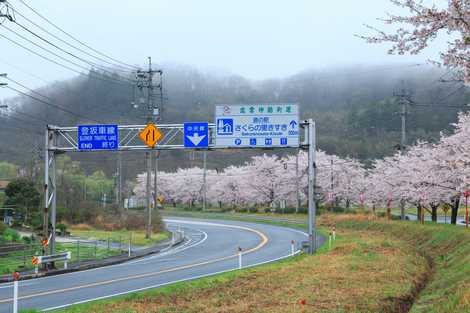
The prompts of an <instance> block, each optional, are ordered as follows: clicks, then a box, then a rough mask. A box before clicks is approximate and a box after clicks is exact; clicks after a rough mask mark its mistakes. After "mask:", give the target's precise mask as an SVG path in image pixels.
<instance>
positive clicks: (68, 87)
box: [0, 65, 470, 178]
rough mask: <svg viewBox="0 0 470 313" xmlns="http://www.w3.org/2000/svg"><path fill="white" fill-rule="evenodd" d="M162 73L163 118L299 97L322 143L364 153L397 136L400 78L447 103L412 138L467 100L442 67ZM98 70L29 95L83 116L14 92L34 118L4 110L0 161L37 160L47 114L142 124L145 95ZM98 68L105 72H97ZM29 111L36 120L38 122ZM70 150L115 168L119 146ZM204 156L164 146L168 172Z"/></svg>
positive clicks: (431, 110)
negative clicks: (256, 76)
mask: <svg viewBox="0 0 470 313" xmlns="http://www.w3.org/2000/svg"><path fill="white" fill-rule="evenodd" d="M164 73H165V74H164V90H165V101H164V107H163V121H164V122H167V123H178V122H185V121H212V120H213V115H214V105H215V104H223V103H260V102H294V103H298V104H299V105H300V109H301V115H302V117H304V118H306V117H312V118H314V119H315V120H316V122H317V131H318V143H319V148H320V149H322V150H325V151H326V152H328V153H335V154H338V155H341V156H346V155H348V156H351V157H355V158H359V159H361V160H369V159H373V158H377V157H381V156H384V155H387V154H391V153H392V152H393V151H394V149H396V145H397V144H399V142H400V127H401V126H400V125H401V124H400V115H399V111H400V106H399V104H398V103H397V100H396V99H395V98H394V97H393V94H394V92H396V91H399V89H400V88H401V82H402V81H403V82H404V86H406V88H407V90H408V91H409V92H410V93H411V95H412V99H413V100H414V101H415V102H416V103H418V104H434V105H438V106H440V107H421V106H412V107H411V108H410V112H409V116H408V129H409V134H408V136H409V142H412V141H415V140H417V139H419V138H421V139H425V140H434V139H436V138H437V137H438V136H439V132H440V131H441V130H446V129H447V130H450V129H451V127H450V124H451V123H452V122H454V121H455V120H456V116H457V113H458V110H457V109H455V108H445V107H443V106H446V105H462V104H465V103H467V102H469V100H470V98H469V96H470V94H469V93H468V92H467V91H466V90H465V89H464V88H461V86H460V85H458V84H456V83H450V84H449V83H441V82H439V78H440V77H442V76H443V75H445V74H446V72H445V71H444V70H442V69H438V68H433V67H429V66H423V65H422V66H416V65H395V66H393V65H391V66H385V65H384V66H376V67H373V66H356V67H347V68H333V69H324V70H309V71H305V72H302V73H299V74H297V75H294V76H291V77H287V78H283V79H271V80H263V81H251V80H248V79H246V78H243V77H241V76H238V75H231V74H218V73H209V72H202V71H199V70H196V69H195V68H192V67H189V66H174V65H172V66H166V67H164ZM91 74H92V75H91ZM91 74H90V75H89V76H88V77H78V78H75V79H72V80H69V81H63V82H57V83H54V84H51V85H49V86H45V87H43V88H41V89H40V90H37V92H38V93H39V94H40V95H39V94H34V93H31V95H32V96H34V97H36V98H40V99H42V100H44V101H46V102H52V103H57V104H60V105H61V106H63V107H65V108H67V109H68V110H70V111H72V112H74V113H76V115H72V114H69V113H66V112H63V111H60V110H58V109H57V108H56V107H53V106H48V105H45V104H44V103H41V102H38V101H35V100H32V99H30V98H28V97H17V98H14V99H10V100H8V101H7V103H8V104H9V106H12V107H16V109H15V110H17V111H20V112H22V113H26V114H28V116H26V115H24V114H16V113H14V112H12V113H10V114H11V115H10V116H9V117H8V118H5V117H2V124H1V125H0V141H1V143H2V144H1V145H0V160H9V161H13V162H15V163H17V164H22V165H27V164H30V162H31V155H32V153H31V152H32V151H33V150H34V151H36V150H37V148H38V147H42V146H43V142H44V139H43V137H44V136H43V131H44V125H45V121H47V122H48V123H49V124H56V125H61V126H65V125H77V124H80V123H92V121H90V120H87V118H86V117H92V118H93V119H95V120H99V121H102V122H110V123H111V122H112V123H116V122H117V123H120V124H126V123H139V124H143V123H144V121H145V119H144V116H145V109H144V108H137V109H136V108H134V107H133V105H132V103H133V102H134V101H136V103H138V99H135V92H134V91H133V88H132V86H131V85H130V84H116V83H114V82H111V81H109V80H107V79H110V77H106V76H103V74H100V73H97V72H93V73H91ZM97 75H101V77H103V78H105V80H97V79H95V78H93V77H95V76H97ZM111 78H112V77H111ZM130 78H131V77H130ZM41 95H44V96H45V97H42V96H41ZM85 116H86V117H85ZM31 117H34V118H36V120H34V121H32V119H31ZM18 127H20V128H21V129H18ZM252 154H253V153H243V154H239V153H234V152H211V153H210V154H209V166H210V167H211V168H215V167H222V166H224V165H226V164H228V163H242V162H244V161H245V160H246V158H247V157H248V156H250V155H252ZM97 155H98V156H97ZM221 155H223V157H221ZM72 157H73V158H74V159H78V160H80V161H82V162H83V166H84V167H85V168H86V169H87V171H89V172H91V171H93V170H94V169H96V168H100V167H103V168H104V169H105V171H106V172H107V174H108V175H111V174H112V173H114V171H115V159H116V156H115V155H114V154H86V155H85V154H75V155H72ZM201 159H202V158H201V157H200V155H198V153H189V152H165V153H162V162H161V163H160V167H161V169H162V170H171V169H173V168H176V167H185V166H190V165H200V163H201ZM124 162H125V171H126V173H125V174H126V176H127V178H132V177H135V174H136V173H137V172H141V171H142V170H143V168H144V162H143V154H142V153H130V152H129V153H127V154H126V155H125V157H124Z"/></svg>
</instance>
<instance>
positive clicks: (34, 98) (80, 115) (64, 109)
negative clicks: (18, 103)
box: [5, 86, 102, 123]
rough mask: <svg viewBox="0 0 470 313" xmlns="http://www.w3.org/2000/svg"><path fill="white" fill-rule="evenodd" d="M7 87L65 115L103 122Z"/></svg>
mask: <svg viewBox="0 0 470 313" xmlns="http://www.w3.org/2000/svg"><path fill="white" fill-rule="evenodd" d="M5 87H6V88H8V89H10V90H13V91H16V92H17V93H19V94H21V95H23V96H26V97H29V98H31V99H33V100H35V101H37V102H40V103H43V104H45V105H48V106H51V107H54V108H56V109H59V110H61V111H63V112H65V113H68V114H70V115H73V116H75V117H78V118H83V119H86V120H89V121H93V122H97V123H102V122H100V121H98V120H96V119H94V118H90V117H88V116H85V115H82V114H79V113H75V112H73V111H70V110H69V109H66V108H64V107H62V106H60V105H57V104H54V103H50V102H48V101H44V100H41V99H39V98H36V97H33V96H31V95H30V94H27V93H25V92H22V91H20V90H18V89H16V88H13V87H11V86H5Z"/></svg>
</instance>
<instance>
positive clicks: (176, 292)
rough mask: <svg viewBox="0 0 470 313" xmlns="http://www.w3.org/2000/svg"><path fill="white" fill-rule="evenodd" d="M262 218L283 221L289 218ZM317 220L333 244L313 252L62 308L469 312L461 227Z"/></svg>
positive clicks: (466, 242)
mask: <svg viewBox="0 0 470 313" xmlns="http://www.w3.org/2000/svg"><path fill="white" fill-rule="evenodd" d="M205 214H206V213H200V214H199V216H197V217H204V216H205ZM192 215H193V216H194V214H192ZM209 215H210V216H212V217H214V215H212V214H209ZM215 216H216V218H218V216H217V215H215ZM204 218H206V217H204ZM236 219H241V220H249V219H243V218H239V217H237V218H236ZM258 222H259V221H258ZM267 223H269V224H278V225H284V226H289V223H287V222H272V221H270V222H267ZM319 223H321V224H322V225H323V227H321V228H320V229H321V231H322V232H323V233H325V232H327V231H328V230H329V227H330V226H331V225H336V226H337V231H338V240H337V241H336V242H335V243H334V246H333V248H332V250H329V249H328V247H327V246H326V245H325V246H323V247H322V248H321V249H320V251H319V252H318V253H317V255H315V256H307V255H303V256H300V257H296V258H293V259H289V260H284V261H282V262H278V263H275V264H269V265H264V266H260V267H257V268H251V269H245V270H241V271H234V272H230V273H226V274H221V275H217V276H212V277H208V278H203V279H199V280H195V281H192V282H186V283H178V284H174V285H169V286H165V287H162V288H158V289H153V290H149V291H145V292H139V293H133V294H129V295H126V296H121V297H117V298H113V299H108V300H103V301H97V302H92V303H87V304H83V305H78V306H73V307H71V308H68V309H65V310H63V311H60V312H63V313H82V312H115V313H141V312H162V313H165V312H185V313H186V312H187V313H195V312H211V313H212V312H279V313H280V312H300V311H299V308H298V307H297V311H295V310H294V306H295V305H296V302H297V301H298V300H299V299H306V300H307V304H309V305H310V306H308V307H307V308H306V312H310V311H311V312H357V313H359V312H361V313H366V312H399V310H400V309H403V307H404V306H405V305H407V304H408V303H410V302H411V301H412V300H414V305H413V306H412V308H411V311H410V312H415V313H418V312H419V313H421V312H423V313H424V312H426V313H428V312H429V313H445V312H470V231H468V230H467V229H464V228H462V227H455V226H452V225H436V224H431V223H429V224H425V225H419V224H417V223H414V222H388V221H384V220H371V216H354V215H352V216H347V217H343V216H341V215H335V216H332V215H327V216H324V217H320V219H319ZM290 226H293V227H298V228H299V227H300V228H302V227H304V226H302V225H297V224H292V225H290ZM222 308H223V310H222ZM31 312H32V311H31Z"/></svg>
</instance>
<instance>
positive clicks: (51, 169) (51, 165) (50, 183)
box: [43, 127, 57, 254]
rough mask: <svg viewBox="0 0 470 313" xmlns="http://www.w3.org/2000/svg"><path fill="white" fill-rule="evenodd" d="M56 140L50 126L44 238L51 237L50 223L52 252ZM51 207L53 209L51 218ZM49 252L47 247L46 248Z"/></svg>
mask: <svg viewBox="0 0 470 313" xmlns="http://www.w3.org/2000/svg"><path fill="white" fill-rule="evenodd" d="M55 142H56V136H55V133H54V130H51V129H50V128H49V127H48V128H47V131H46V146H45V149H44V150H45V158H44V159H45V160H44V161H45V162H44V163H45V164H44V167H45V169H44V216H43V239H48V238H49V223H50V224H51V237H50V242H49V248H50V254H54V253H55V226H56V193H57V188H56V166H55V163H56V160H55V159H56V158H55V151H53V150H52V149H51V147H54V144H55ZM49 209H50V210H51V213H50V218H49ZM44 253H45V254H47V249H44Z"/></svg>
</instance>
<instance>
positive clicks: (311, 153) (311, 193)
mask: <svg viewBox="0 0 470 313" xmlns="http://www.w3.org/2000/svg"><path fill="white" fill-rule="evenodd" d="M315 150H316V138H315V122H314V121H313V120H312V119H309V120H308V234H309V240H310V253H311V254H313V253H314V252H315V250H316V230H315V218H316V203H315V172H316V160H315V158H316V155H315Z"/></svg>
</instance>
